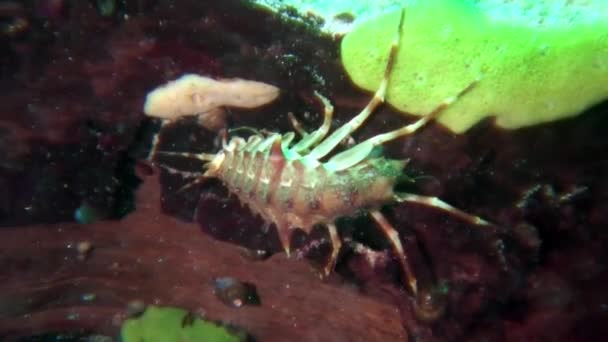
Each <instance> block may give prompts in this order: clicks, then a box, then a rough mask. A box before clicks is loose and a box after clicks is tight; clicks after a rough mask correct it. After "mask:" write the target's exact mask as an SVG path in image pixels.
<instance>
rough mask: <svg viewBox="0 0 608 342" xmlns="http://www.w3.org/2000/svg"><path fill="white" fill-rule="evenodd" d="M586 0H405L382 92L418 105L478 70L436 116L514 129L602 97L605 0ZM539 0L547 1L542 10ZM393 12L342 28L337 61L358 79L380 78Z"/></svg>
mask: <svg viewBox="0 0 608 342" xmlns="http://www.w3.org/2000/svg"><path fill="white" fill-rule="evenodd" d="M594 1H595V2H597V3H596V4H592V5H588V8H585V7H584V6H579V7H574V5H572V6H571V7H569V6H570V5H563V7H559V6H556V5H553V6H550V4H555V3H556V2H555V1H553V2H550V1H548V0H547V1H524V0H519V1H518V3H519V5H520V6H519V7H507V6H505V7H504V8H496V7H495V8H492V7H490V6H488V5H487V3H489V2H491V1H485V2H486V6H485V7H484V6H483V5H482V3H479V2H478V1H473V0H470V1H466V0H424V1H420V0H419V1H416V2H413V3H411V4H410V5H408V6H406V9H405V11H406V12H405V21H404V26H403V31H402V36H401V42H400V46H399V52H398V55H397V60H396V63H395V66H394V69H393V72H392V74H391V76H390V77H391V79H390V83H389V87H388V93H387V102H389V103H390V104H391V105H393V106H394V107H396V108H397V109H398V110H400V111H403V112H407V113H410V114H415V115H424V114H426V113H429V112H430V111H431V110H432V109H433V108H435V107H436V106H437V105H439V104H440V103H441V102H443V101H444V100H445V99H447V98H449V97H451V96H454V95H456V94H457V93H458V92H460V91H461V90H462V89H464V88H465V87H466V86H467V85H468V84H470V83H471V82H473V81H474V80H475V79H480V82H479V83H478V84H477V86H476V87H475V88H474V89H473V90H472V91H471V92H469V93H467V94H466V95H465V96H463V97H462V98H461V99H459V100H458V101H457V102H456V103H454V104H453V105H451V106H450V107H449V108H448V109H447V110H446V111H445V112H444V113H442V114H441V115H440V117H439V119H438V120H439V122H441V123H442V124H444V125H445V126H447V127H449V128H450V129H451V130H453V131H454V132H457V133H461V132H464V131H466V130H467V129H468V128H470V127H471V126H473V125H474V124H476V123H477V122H478V121H480V120H482V119H483V118H484V117H487V116H496V123H497V124H498V126H501V127H503V128H508V129H515V128H519V127H525V126H530V125H534V124H538V123H543V122H550V121H554V120H557V119H561V118H565V117H570V116H575V115H577V114H580V113H581V112H582V111H583V110H584V109H586V108H588V107H589V106H591V105H593V104H596V103H598V102H600V101H602V100H603V99H605V98H607V97H608V14H607V13H608V1H607V2H604V3H602V2H601V1H603V0H593V1H588V2H587V3H592V2H594ZM495 2H496V1H495ZM503 2H504V3H510V2H509V1H503ZM516 2H517V1H516ZM526 2H528V3H530V5H529V6H528V7H526V6H525V3H526ZM539 2H540V3H544V4H546V5H544V7H542V6H541V7H540V10H539V5H538V3H539ZM563 3H567V2H566V1H563ZM533 4H535V5H533ZM495 6H500V5H499V4H496V5H495ZM594 6H595V7H596V8H592V7H594ZM532 10H536V11H537V12H535V13H532V14H531V13H529V12H530V11H532ZM598 10H601V11H598ZM597 13H600V14H597ZM601 13H603V14H601ZM398 19H399V11H394V12H391V13H388V14H385V15H382V16H380V17H378V18H376V19H373V20H371V21H369V22H367V23H364V24H362V25H360V26H358V27H357V28H355V29H354V30H353V31H352V32H350V33H349V34H347V35H346V36H345V37H344V39H343V41H342V62H343V64H344V67H345V69H346V71H347V72H348V74H349V75H350V77H351V79H352V80H353V82H354V83H355V84H356V85H358V86H360V87H362V88H364V89H367V90H370V91H375V90H376V89H377V88H378V85H379V83H380V80H381V78H382V75H383V69H384V68H385V65H386V60H387V58H388V51H389V49H390V43H391V40H392V38H393V37H394V35H395V32H396V30H397V24H398Z"/></svg>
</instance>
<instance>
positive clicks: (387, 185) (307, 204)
mask: <svg viewBox="0 0 608 342" xmlns="http://www.w3.org/2000/svg"><path fill="white" fill-rule="evenodd" d="M275 145H276V146H273V148H271V149H269V150H266V151H259V150H255V149H254V151H247V150H246V149H244V148H243V149H232V150H228V149H225V150H224V151H223V153H224V159H223V161H222V163H221V165H219V167H218V168H217V169H216V170H215V172H213V174H214V176H215V177H217V178H219V179H221V180H222V181H223V182H224V183H225V184H226V186H227V187H228V189H229V190H230V191H231V192H232V193H234V194H236V195H237V196H238V197H239V199H240V201H241V202H242V203H245V204H247V205H248V206H249V207H250V208H251V210H252V211H254V212H255V213H258V214H260V215H261V216H262V218H263V219H264V220H265V221H266V222H268V223H274V224H276V226H277V228H278V229H279V232H280V233H281V231H283V230H285V229H288V230H290V229H293V228H302V229H303V230H304V231H306V232H310V230H311V229H312V227H313V226H314V225H315V224H317V223H331V222H333V221H334V220H335V219H336V218H338V217H340V216H348V215H352V214H353V213H355V212H356V211H358V210H360V209H364V208H370V207H378V206H380V205H382V204H385V203H387V202H390V201H392V200H393V186H394V183H395V181H396V178H397V177H398V176H399V175H400V174H401V172H402V169H403V166H404V162H403V161H398V160H388V159H384V158H374V159H364V160H363V161H361V162H360V163H358V164H356V165H355V166H353V167H351V168H348V169H345V170H342V171H333V172H332V171H330V170H328V169H327V168H326V167H325V166H324V165H323V164H319V163H307V160H306V158H305V157H300V158H295V159H289V158H287V157H286V156H285V155H284V153H283V152H282V151H281V148H280V143H276V144H275Z"/></svg>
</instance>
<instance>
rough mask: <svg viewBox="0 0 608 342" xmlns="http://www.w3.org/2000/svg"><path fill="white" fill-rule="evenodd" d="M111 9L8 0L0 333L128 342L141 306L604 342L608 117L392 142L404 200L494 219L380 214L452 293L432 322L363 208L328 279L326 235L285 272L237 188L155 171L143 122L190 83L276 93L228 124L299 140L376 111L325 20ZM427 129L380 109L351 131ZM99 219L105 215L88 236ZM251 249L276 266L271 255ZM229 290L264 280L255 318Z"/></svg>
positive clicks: (322, 324) (352, 330) (212, 140)
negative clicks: (165, 95) (89, 219)
mask: <svg viewBox="0 0 608 342" xmlns="http://www.w3.org/2000/svg"><path fill="white" fill-rule="evenodd" d="M99 3H102V2H92V1H77V2H76V1H74V2H67V1H23V2H18V1H3V2H2V3H0V18H1V19H2V20H3V22H2V23H3V25H2V27H1V28H2V31H1V32H0V35H1V36H0V48H1V49H2V51H3V53H2V54H1V55H0V59H1V61H2V63H1V64H0V76H1V78H0V94H1V95H0V96H1V100H2V106H0V187H1V188H2V189H3V191H2V192H1V193H0V226H1V227H0V339H2V338H5V339H7V340H11V339H12V340H18V339H19V338H27V336H32V335H40V334H44V333H50V332H55V333H58V334H60V333H66V334H67V333H69V332H74V331H77V332H86V333H91V334H94V333H97V334H104V335H108V336H116V335H117V334H118V330H119V327H120V322H121V321H122V320H123V319H124V318H125V317H126V312H127V307H128V306H129V303H133V302H140V301H141V302H143V303H149V304H152V303H154V304H162V305H175V306H181V307H184V308H186V309H188V310H192V311H193V312H195V313H198V314H202V315H205V316H206V317H209V318H211V319H214V320H220V321H223V322H226V323H231V324H235V325H237V326H239V327H242V328H244V329H245V330H247V331H248V332H249V333H251V334H252V336H254V337H255V338H256V339H257V340H259V341H284V340H298V341H359V340H360V341H395V340H404V341H405V340H408V339H410V338H411V339H414V340H415V339H418V340H424V341H450V340H463V339H464V340H491V341H521V340H531V341H541V340H550V341H595V340H598V339H600V338H601V337H605V336H608V330H607V325H606V324H605V322H607V321H608V294H606V291H605V284H607V283H608V272H607V271H606V267H607V262H608V261H607V260H608V255H607V254H608V233H607V231H606V229H605V227H606V226H608V182H607V181H606V180H605V177H606V175H608V159H607V158H608V134H606V130H607V129H608V115H606V114H607V113H606V112H607V111H608V106H607V104H606V103H604V104H600V105H599V106H596V107H595V108H592V109H590V110H588V111H587V112H586V113H584V114H582V115H581V116H579V117H577V118H572V119H568V120H563V121H560V122H557V123H552V124H546V125H541V126H536V127H532V128H527V129H522V130H518V131H502V130H499V129H496V128H495V127H494V125H493V123H492V121H491V120H487V121H485V122H482V123H480V124H479V125H477V126H476V127H474V128H473V129H472V130H470V131H469V132H468V133H466V134H463V135H454V134H451V133H450V132H448V131H446V130H445V129H443V128H441V127H439V126H438V125H435V124H431V125H429V126H428V127H426V128H425V129H424V130H422V131H421V132H419V133H417V134H415V135H413V136H411V137H406V138H403V139H399V140H398V141H395V142H392V143H390V144H387V145H386V146H385V147H384V149H383V152H384V154H385V155H387V156H389V157H392V158H409V159H410V161H409V164H408V166H407V169H406V174H408V175H409V176H410V177H411V178H412V180H413V181H412V182H411V184H408V187H409V190H411V191H415V192H417V193H420V194H424V195H430V196H439V197H440V198H442V199H444V200H445V201H447V202H449V203H451V204H453V205H455V206H457V207H459V208H462V209H464V210H466V211H468V212H471V213H475V214H477V215H480V216H482V217H484V218H486V219H488V220H489V221H491V222H494V223H495V224H496V225H495V227H491V228H486V229H482V228H479V227H475V226H471V225H469V224H467V223H465V222H461V221H460V220H458V219H457V218H453V217H450V216H449V215H446V214H444V213H441V212H439V211H437V210H434V209H430V208H425V207H422V206H418V205H411V204H396V205H391V206H388V207H386V208H383V212H384V213H385V214H386V216H387V217H388V219H389V221H390V222H391V223H392V224H393V225H394V226H395V228H396V229H397V230H398V231H399V233H400V236H401V240H402V242H403V244H404V247H405V250H406V252H407V254H408V256H409V257H410V259H411V262H412V264H413V268H414V270H415V272H416V274H417V276H418V277H419V281H420V284H421V286H422V287H423V288H430V287H431V286H432V284H435V283H444V284H446V285H447V288H448V289H449V292H448V295H447V298H445V308H446V309H445V313H444V314H443V315H442V316H441V317H440V318H438V319H436V320H434V321H432V322H424V321H422V320H420V319H419V318H417V317H416V314H415V310H414V309H413V308H414V306H413V304H412V301H413V300H412V299H411V298H410V295H409V294H408V293H407V291H406V290H405V288H404V287H403V284H402V282H401V280H400V279H399V272H398V268H397V265H396V263H395V261H394V260H393V259H392V254H391V252H390V247H389V245H388V244H387V243H386V241H385V239H384V238H383V236H382V234H381V233H380V232H379V231H378V229H377V228H376V226H375V225H374V223H373V221H371V220H370V219H369V218H368V217H367V216H366V215H364V214H363V215H360V216H359V217H355V218H350V219H345V220H343V221H341V222H339V227H340V233H341V235H342V238H343V239H344V240H345V241H346V243H345V247H344V250H343V251H342V253H341V256H340V260H339V262H338V265H337V268H336V272H335V273H334V274H333V275H331V276H330V277H329V278H328V279H326V280H320V279H319V277H318V276H317V274H316V267H318V264H319V263H322V262H323V260H324V258H325V257H326V256H327V252H328V248H329V246H328V243H327V234H326V232H325V231H324V229H322V228H321V227H320V228H319V229H318V230H317V231H314V232H313V233H312V234H311V236H303V234H295V235H294V237H293V243H294V246H296V247H297V249H298V250H299V252H296V253H294V256H293V257H292V258H290V259H287V258H286V257H285V255H284V254H283V253H281V251H280V247H279V243H278V239H277V236H276V232H275V231H274V228H273V227H270V229H268V230H267V229H265V228H264V222H262V221H261V220H260V219H259V218H256V217H253V216H252V215H251V213H250V212H249V210H248V209H247V208H246V207H241V205H240V204H239V203H238V201H237V200H235V199H234V197H231V196H229V194H228V193H227V191H226V189H225V188H224V187H223V186H222V185H221V184H220V183H218V182H209V183H206V184H204V185H202V186H197V187H193V188H190V189H188V190H186V191H181V192H178V191H177V189H179V188H180V187H181V186H182V185H184V184H185V181H184V180H183V179H181V178H180V177H178V176H175V175H170V174H166V173H165V172H161V171H160V170H159V169H157V168H151V167H150V166H148V165H146V164H145V163H143V162H141V159H143V158H144V157H145V155H146V151H147V150H148V149H149V147H150V141H151V137H152V134H153V133H154V132H156V131H157V130H158V127H159V124H158V122H156V121H154V120H150V119H148V118H146V117H145V116H144V115H143V113H142V107H143V101H144V99H145V95H146V93H147V92H148V91H150V90H151V89H153V88H154V87H156V86H157V85H159V84H162V83H164V82H166V81H168V80H172V79H175V78H177V77H179V76H181V75H182V74H184V73H188V72H191V73H198V74H201V75H207V76H212V77H217V78H232V77H239V78H245V79H252V80H257V81H262V82H266V83H270V84H273V85H276V86H278V87H279V88H280V89H281V95H280V98H279V99H278V101H276V102H275V103H273V104H271V105H268V106H265V107H264V108H260V109H256V110H233V109H231V110H229V112H228V120H229V122H228V125H229V127H241V126H247V127H252V128H255V129H266V130H271V131H279V132H286V131H288V130H290V125H289V120H288V116H287V113H288V112H292V113H293V114H294V115H295V116H296V117H298V118H299V119H300V121H301V122H302V123H303V125H304V126H305V127H306V128H307V129H309V130H312V129H314V128H315V127H316V126H317V125H319V124H320V122H321V120H322V115H321V113H322V109H321V107H320V105H319V104H318V103H317V102H316V101H315V98H314V96H313V91H314V90H318V91H320V92H321V93H322V94H324V95H325V96H327V97H328V98H329V99H330V100H331V101H332V103H333V104H334V106H335V112H336V114H335V121H334V126H333V127H339V125H341V124H343V123H344V122H346V121H347V120H348V119H349V118H351V117H352V116H353V115H354V114H356V113H358V112H359V111H360V110H361V109H362V108H363V107H364V106H365V104H366V102H367V101H368V100H369V98H370V96H371V95H370V94H367V93H364V92H361V91H358V90H356V89H355V88H354V87H353V86H352V85H351V84H350V83H349V81H348V78H347V77H346V76H345V75H344V72H343V70H342V68H341V66H340V61H339V55H338V53H339V52H338V51H339V37H333V38H332V37H325V36H319V35H318V34H317V33H316V31H315V30H314V29H313V28H312V27H313V26H314V25H313V23H314V22H315V20H316V19H315V18H314V16H311V17H308V18H294V19H293V20H292V21H291V22H284V21H281V20H279V19H277V17H276V16H275V15H273V14H272V13H270V12H267V11H264V10H260V9H256V8H252V7H249V6H245V5H243V4H242V3H240V2H239V1H232V0H226V1H222V2H211V1H189V0H184V1H179V2H175V1H161V0H157V1H153V0H143V1H125V2H119V1H117V2H115V4H116V7H115V8H114V9H112V10H111V11H108V10H107V8H106V9H104V8H102V7H101V5H99ZM289 13H290V12H289V11H287V12H286V14H289ZM411 67H412V68H415V65H412V66H411ZM513 101H517V99H513ZM412 120H413V118H409V117H407V116H404V115H403V114H400V113H397V112H395V111H394V110H392V109H391V108H390V107H388V106H385V107H382V108H381V109H380V110H378V111H377V112H376V113H375V114H374V115H373V116H372V117H371V118H370V120H369V121H368V122H367V123H366V124H365V125H364V126H363V127H362V128H361V129H360V130H359V131H357V132H356V133H355V134H354V136H353V138H354V139H355V140H358V141H359V140H362V139H365V138H367V137H370V136H373V135H375V134H379V133H383V132H386V131H388V130H390V129H394V128H397V127H400V126H402V125H404V124H406V123H408V122H411V121H412ZM243 133H245V132H243ZM160 147H161V149H163V150H172V151H204V152H210V153H211V152H213V151H214V150H216V149H217V148H218V143H217V132H210V131H207V130H205V129H203V128H201V127H200V126H199V125H197V124H196V122H195V120H184V121H182V122H178V123H176V124H174V125H171V126H169V127H167V128H166V129H165V130H164V131H163V134H162V137H161V145H160ZM161 161H162V163H165V164H167V165H170V166H173V167H177V168H180V169H184V170H197V169H199V170H200V168H201V165H200V164H198V163H195V162H194V161H190V160H179V159H176V158H173V159H171V158H163V159H162V160H161ZM136 194H137V195H136ZM84 204H86V206H88V207H89V208H93V210H94V212H95V213H97V216H98V217H99V219H100V220H99V221H98V222H96V223H94V224H90V225H81V224H77V223H75V222H73V220H74V213H75V211H76V210H77V209H78V208H79V207H82V206H83V205H84ZM82 242H86V243H88V244H90V248H84V252H83V248H82V246H83V244H82ZM79 246H80V247H81V248H80V253H79ZM85 246H86V244H85ZM361 246H366V248H367V252H361V251H362V250H364V248H360V247H361ZM245 248H248V249H253V250H264V251H267V252H268V253H270V254H271V256H270V257H268V258H260V259H259V260H254V259H255V258H253V257H251V254H252V253H246V252H245ZM303 256H307V258H304V257H303ZM372 256H374V257H375V258H376V259H375V260H376V263H374V264H372V263H370V261H369V260H370V258H371V257H372ZM216 277H235V278H237V279H239V280H241V281H246V282H248V283H251V284H254V285H255V286H256V288H257V291H258V295H259V297H260V305H259V306H244V307H241V308H233V307H228V306H226V305H225V304H224V303H222V302H221V301H220V300H219V299H218V298H217V297H216V296H215V295H214V294H213V281H212V280H213V279H214V278H216Z"/></svg>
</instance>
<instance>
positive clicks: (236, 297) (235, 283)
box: [214, 277, 260, 308]
mask: <svg viewBox="0 0 608 342" xmlns="http://www.w3.org/2000/svg"><path fill="white" fill-rule="evenodd" d="M214 293H215V295H216V296H217V298H218V299H219V300H221V301H222V303H224V304H226V305H228V306H232V307H235V308H240V307H241V306H243V305H260V298H259V296H258V293H257V290H256V288H255V285H253V284H250V283H245V282H241V281H239V280H238V279H235V278H231V277H222V278H216V279H215V280H214Z"/></svg>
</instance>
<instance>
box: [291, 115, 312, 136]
mask: <svg viewBox="0 0 608 342" xmlns="http://www.w3.org/2000/svg"><path fill="white" fill-rule="evenodd" d="M287 117H288V118H289V122H290V123H291V126H292V127H293V129H294V130H295V131H296V132H298V134H299V135H301V136H302V138H304V137H306V136H307V135H308V132H306V130H305V129H304V127H302V124H301V123H300V121H298V119H296V116H295V115H293V113H292V112H289V113H287Z"/></svg>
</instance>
